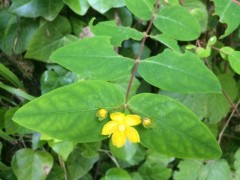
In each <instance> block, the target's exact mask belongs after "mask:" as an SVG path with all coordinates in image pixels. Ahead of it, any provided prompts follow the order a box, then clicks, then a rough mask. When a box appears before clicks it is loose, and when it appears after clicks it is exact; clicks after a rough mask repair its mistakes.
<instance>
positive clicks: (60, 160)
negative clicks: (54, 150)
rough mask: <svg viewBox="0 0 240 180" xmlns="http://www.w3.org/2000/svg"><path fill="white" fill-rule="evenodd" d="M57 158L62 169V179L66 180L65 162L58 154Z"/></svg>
mask: <svg viewBox="0 0 240 180" xmlns="http://www.w3.org/2000/svg"><path fill="white" fill-rule="evenodd" d="M58 160H59V163H60V165H61V167H62V168H63V171H64V180H68V176H67V169H66V166H65V163H64V161H63V159H62V157H61V156H60V155H58Z"/></svg>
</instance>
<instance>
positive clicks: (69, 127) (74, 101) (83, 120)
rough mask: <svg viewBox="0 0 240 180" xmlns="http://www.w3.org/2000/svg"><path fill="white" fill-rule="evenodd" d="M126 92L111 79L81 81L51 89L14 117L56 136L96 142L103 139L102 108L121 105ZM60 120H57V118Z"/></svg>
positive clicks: (25, 124)
mask: <svg viewBox="0 0 240 180" xmlns="http://www.w3.org/2000/svg"><path fill="white" fill-rule="evenodd" d="M123 104H124V94H123V93H122V91H121V90H120V89H119V88H117V87H116V86H114V85H113V84H111V83H108V82H104V81H82V82H79V83H75V84H71V85H68V86H64V87H61V88H59V89H56V90H54V91H51V92H49V93H47V94H45V95H43V96H41V97H39V98H37V99H35V100H33V101H31V102H30V103H28V104H26V105H25V106H23V107H22V108H20V109H19V110H18V111H17V112H16V113H15V115H14V117H13V120H14V121H15V122H17V123H18V124H20V125H22V126H25V127H28V128H29V129H34V130H36V131H39V132H41V133H43V134H46V135H48V136H50V137H52V138H54V139H59V140H66V141H72V142H82V143H84V142H94V141H99V140H101V139H104V138H105V137H104V136H101V130H102V127H103V125H104V124H105V122H101V123H100V122H99V121H98V120H97V116H96V112H97V110H98V109H99V108H105V109H107V110H108V111H111V110H113V109H114V110H117V109H121V106H122V105H123ZM56 120H57V121H56Z"/></svg>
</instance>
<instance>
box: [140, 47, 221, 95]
mask: <svg viewBox="0 0 240 180" xmlns="http://www.w3.org/2000/svg"><path fill="white" fill-rule="evenodd" d="M139 74H140V75H141V76H142V77H143V78H144V79H145V80H146V81H147V82H148V83H150V84H152V85H154V86H157V87H159V88H162V89H164V90H168V91H175V92H180V93H207V92H209V93H210V92H211V93H212V92H217V93H218V92H221V86H220V83H219V81H218V79H217V78H216V76H215V75H214V74H213V73H212V72H211V71H210V70H209V69H208V68H207V67H206V66H205V65H204V64H203V62H202V61H201V60H200V59H199V58H198V57H197V56H196V55H195V54H193V53H191V52H189V51H186V53H185V54H181V53H179V52H177V51H171V50H169V49H166V50H165V51H164V52H163V53H161V54H159V55H157V56H154V57H150V58H148V59H145V60H143V61H141V62H140V64H139Z"/></svg>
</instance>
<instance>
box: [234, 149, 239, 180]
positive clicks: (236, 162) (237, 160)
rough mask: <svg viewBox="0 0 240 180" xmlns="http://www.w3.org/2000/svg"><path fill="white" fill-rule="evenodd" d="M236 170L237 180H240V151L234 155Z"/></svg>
mask: <svg viewBox="0 0 240 180" xmlns="http://www.w3.org/2000/svg"><path fill="white" fill-rule="evenodd" d="M234 169H235V177H236V178H235V180H238V179H239V178H240V149H238V150H237V151H236V152H235V154H234Z"/></svg>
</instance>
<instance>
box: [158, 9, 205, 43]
mask: <svg viewBox="0 0 240 180" xmlns="http://www.w3.org/2000/svg"><path fill="white" fill-rule="evenodd" d="M154 25H155V26H156V27H157V28H158V29H159V30H160V31H162V32H163V34H167V35H169V36H170V37H172V38H174V39H176V40H181V41H190V40H194V39H197V38H198V37H199V36H200V34H201V26H200V24H199V22H198V21H197V20H196V18H195V17H194V16H192V15H191V14H190V13H189V12H188V11H187V10H186V9H185V8H184V7H181V6H168V7H163V8H161V9H160V10H159V12H158V14H157V17H156V19H155V21H154Z"/></svg>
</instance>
